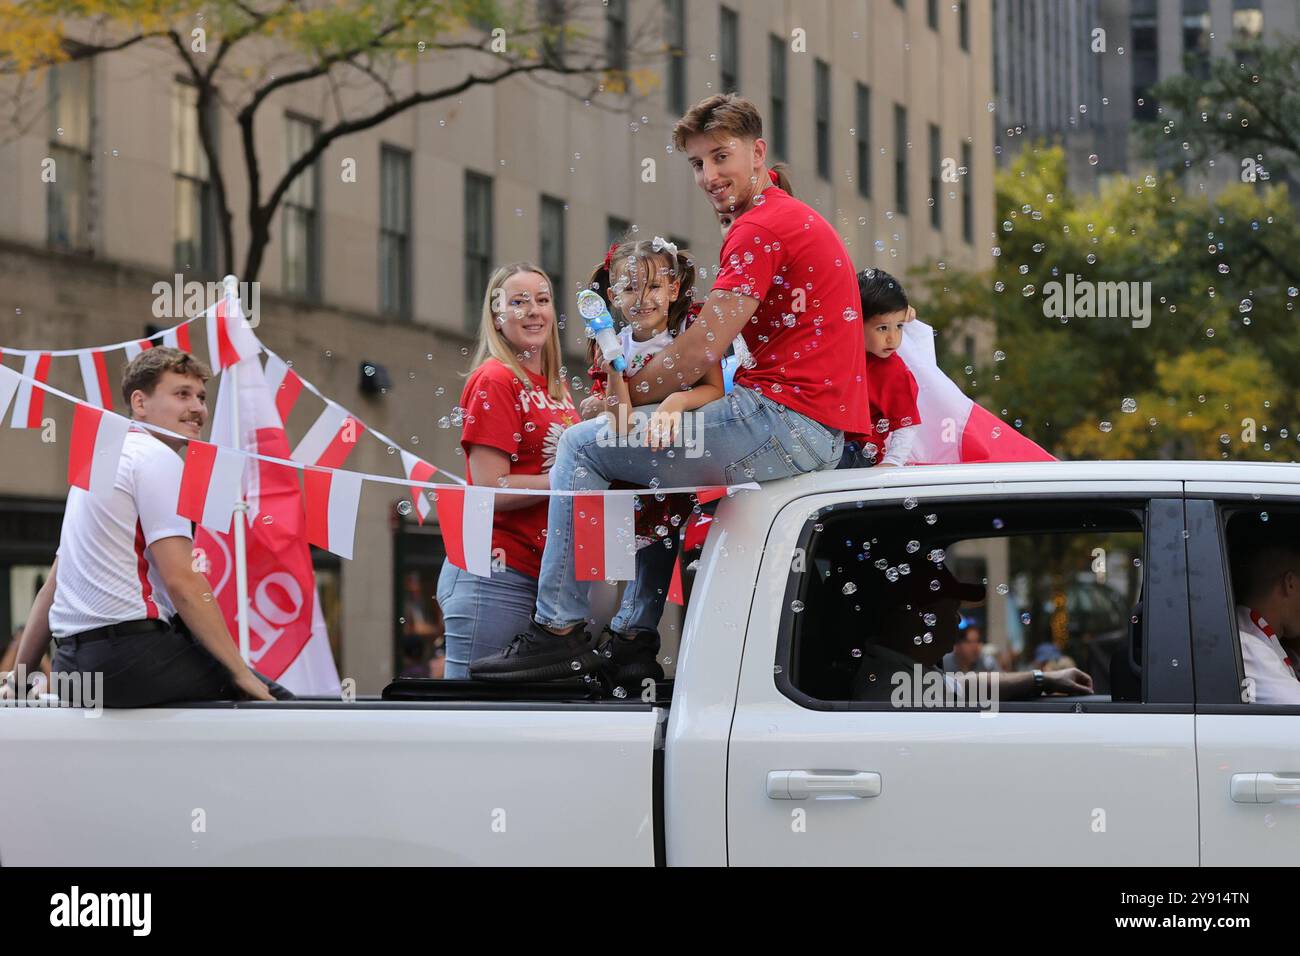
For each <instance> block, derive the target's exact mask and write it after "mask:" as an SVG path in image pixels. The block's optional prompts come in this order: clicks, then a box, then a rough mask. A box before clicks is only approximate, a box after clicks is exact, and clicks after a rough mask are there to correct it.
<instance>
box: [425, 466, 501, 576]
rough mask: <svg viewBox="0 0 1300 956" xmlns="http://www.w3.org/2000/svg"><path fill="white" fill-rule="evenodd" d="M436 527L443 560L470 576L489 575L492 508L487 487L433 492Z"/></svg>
mask: <svg viewBox="0 0 1300 956" xmlns="http://www.w3.org/2000/svg"><path fill="white" fill-rule="evenodd" d="M433 498H434V504H435V505H436V506H437V509H438V526H439V527H440V528H441V529H442V543H443V546H444V547H445V548H446V549H447V560H448V561H450V562H451V563H452V564H454V565H455V566H456V567H458V568H460V569H461V570H462V571H468V572H469V573H470V574H477V575H478V576H479V577H482V578H486V577H490V576H491V574H492V513H493V510H494V509H495V507H496V502H495V499H494V498H493V490H492V489H491V488H480V487H477V486H475V485H466V486H465V487H464V488H439V489H438V490H437V491H436V492H434V496H433Z"/></svg>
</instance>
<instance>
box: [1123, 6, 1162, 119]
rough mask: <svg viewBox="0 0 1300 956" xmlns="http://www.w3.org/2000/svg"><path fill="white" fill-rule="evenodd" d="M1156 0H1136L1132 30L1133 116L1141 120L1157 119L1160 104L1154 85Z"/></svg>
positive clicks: (1157, 65)
mask: <svg viewBox="0 0 1300 956" xmlns="http://www.w3.org/2000/svg"><path fill="white" fill-rule="evenodd" d="M1156 31H1157V24H1156V4H1155V0H1133V6H1132V8H1131V13H1130V18H1129V32H1130V34H1131V36H1132V41H1133V116H1134V118H1135V119H1139V120H1153V119H1155V118H1156V104H1155V101H1154V100H1153V99H1152V98H1151V87H1152V86H1154V85H1155V83H1156V80H1157V79H1158V77H1159V69H1160V68H1159V58H1158V54H1157V42H1158V38H1157V32H1156Z"/></svg>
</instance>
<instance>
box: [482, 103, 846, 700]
mask: <svg viewBox="0 0 1300 956" xmlns="http://www.w3.org/2000/svg"><path fill="white" fill-rule="evenodd" d="M673 140H674V144H675V146H676V148H677V150H678V151H679V152H684V153H685V154H686V156H687V158H688V159H689V161H690V164H691V169H692V170H693V171H694V174H695V183H696V185H697V186H698V187H699V188H700V189H701V190H702V191H703V192H704V194H705V196H706V197H707V198H708V200H709V203H710V204H711V205H712V207H713V211H714V212H715V214H717V215H719V216H723V215H727V216H731V217H732V224H731V227H730V229H729V230H728V231H727V235H726V238H725V240H724V241H723V245H722V252H721V255H720V262H719V268H718V273H717V278H716V280H715V281H714V283H713V290H712V291H711V292H710V293H709V296H708V298H707V299H706V300H705V302H704V307H703V309H702V311H701V313H700V317H699V319H698V320H697V321H696V322H694V323H693V324H692V325H691V327H690V328H688V329H687V330H686V331H684V332H683V333H682V334H681V335H679V336H677V337H676V338H675V339H674V340H673V343H672V344H671V345H669V346H668V347H667V348H665V349H664V350H663V351H661V352H659V353H658V354H656V355H655V357H654V358H653V359H651V360H650V361H649V362H648V363H647V364H646V366H645V367H644V368H643V369H642V370H641V371H640V372H639V373H637V374H636V375H635V376H634V377H633V378H631V379H630V380H629V382H628V384H629V386H630V390H631V394H633V395H638V396H641V398H640V399H639V401H643V402H646V403H657V402H660V401H662V400H663V399H665V398H667V397H668V396H669V395H670V394H672V393H673V392H675V391H677V390H679V389H684V388H690V387H691V386H692V385H694V384H695V383H696V382H697V381H699V380H700V379H701V378H702V377H703V376H704V373H705V371H706V370H707V369H709V368H710V367H711V366H713V365H716V364H718V363H720V362H721V361H722V357H723V354H724V353H725V352H726V350H727V348H728V346H730V344H731V342H732V340H733V339H734V338H735V337H736V336H737V335H743V336H744V338H745V343H746V345H747V346H748V349H749V352H750V354H751V356H752V360H751V361H750V362H749V363H747V364H746V366H745V367H743V368H741V369H739V370H738V371H737V373H736V378H735V383H736V384H735V388H734V390H733V391H732V392H731V394H729V395H727V396H726V397H724V398H721V399H718V400H717V401H714V402H710V403H709V404H708V405H705V406H703V407H702V408H701V409H699V410H698V411H697V412H696V413H695V414H696V416H697V419H696V421H697V424H698V427H697V429H696V431H695V434H696V435H697V441H698V442H699V444H700V445H701V446H702V447H701V448H696V449H692V453H690V454H681V453H678V454H675V455H672V456H671V457H670V456H669V455H668V454H667V453H665V452H664V451H656V450H654V449H652V448H650V447H648V444H647V443H624V442H614V441H610V440H609V436H608V434H607V433H604V429H606V427H607V425H606V422H605V420H604V418H603V417H601V418H595V419H591V420H589V421H586V422H583V423H581V424H578V425H574V426H573V427H571V428H569V429H568V430H567V431H565V433H564V435H563V436H562V437H561V439H560V443H559V449H558V453H557V455H556V461H555V466H554V468H553V469H552V470H551V487H552V488H553V489H556V490H566V491H589V490H603V489H605V488H608V487H609V485H610V482H611V481H613V480H615V479H618V480H622V481H629V482H634V483H635V484H637V485H640V486H642V487H647V486H650V484H651V482H653V481H656V479H657V482H656V483H657V485H658V486H659V487H674V486H682V485H714V484H719V485H720V484H733V483H740V482H747V481H758V482H762V481H771V480H774V479H777V478H786V477H790V476H793V475H798V474H803V473H806V472H811V471H820V470H823V469H827V468H834V467H835V466H836V465H837V464H838V463H839V460H840V455H841V451H842V449H843V444H844V432H845V431H850V432H866V431H868V430H869V428H870V421H869V416H868V412H867V372H866V362H865V358H864V356H865V347H864V340H863V333H862V322H861V319H860V317H859V314H858V313H859V308H860V306H859V301H858V287H857V280H856V276H855V272H854V269H853V263H852V262H851V261H850V260H849V255H848V252H847V251H846V250H845V248H844V244H843V242H841V240H840V238H839V236H838V235H837V234H836V232H835V229H834V227H832V226H831V225H830V223H828V222H827V221H826V220H825V219H823V218H822V217H821V216H820V215H818V214H817V212H815V211H814V210H813V209H812V208H811V207H810V206H808V205H807V204H805V203H802V202H800V201H799V200H797V199H795V198H794V197H792V196H791V195H790V194H789V193H787V192H786V191H784V190H782V189H780V188H779V187H778V186H777V185H776V182H775V178H774V177H773V175H772V173H771V170H770V169H769V168H768V165H767V158H768V157H767V143H766V141H765V140H764V139H763V121H762V117H761V116H760V115H759V113H758V110H757V109H756V108H755V106H754V104H753V103H751V102H749V101H748V100H746V99H744V98H743V97H740V96H738V95H736V94H726V95H717V96H711V97H708V98H707V99H705V100H703V101H701V102H700V103H698V104H696V105H695V106H694V107H693V108H692V109H691V110H690V111H689V112H688V113H687V114H686V115H685V116H684V117H682V119H681V120H680V121H679V122H678V123H677V125H676V127H675V128H674V129H673ZM629 444H630V445H631V447H629ZM704 452H707V454H705V453H704ZM572 509H573V501H572V499H571V498H568V497H561V496H553V497H552V498H551V503H550V512H549V515H548V527H549V531H548V535H547V541H546V550H545V553H544V555H543V557H542V570H541V576H540V578H539V580H538V594H537V607H536V610H535V614H534V617H533V623H532V625H531V626H530V628H529V629H528V631H527V632H525V633H522V634H519V635H518V636H516V638H515V639H514V641H513V642H512V643H511V645H510V647H508V648H506V650H505V651H504V652H503V653H502V654H500V655H495V656H490V657H484V658H480V659H478V660H475V661H472V662H471V663H470V676H471V677H474V678H478V679H483V680H498V681H529V680H549V679H553V678H559V677H571V676H574V675H576V674H581V673H589V672H592V671H594V670H595V669H596V668H597V662H598V661H599V660H600V659H601V658H602V657H604V658H606V659H607V660H610V661H612V664H613V668H614V674H615V679H616V680H617V674H618V673H620V672H628V673H631V672H635V671H637V670H638V669H639V667H640V665H643V664H645V663H646V659H647V658H648V659H649V661H653V659H654V656H655V654H656V652H657V649H658V641H657V637H656V635H654V634H653V633H650V634H645V633H639V634H636V635H632V636H630V637H625V636H621V635H614V636H613V638H612V640H611V641H610V642H609V643H608V644H607V645H606V646H604V647H603V648H601V649H600V653H598V652H597V649H596V648H594V647H593V645H592V640H591V638H590V636H589V635H588V634H587V632H586V627H585V623H586V617H587V613H588V610H589V606H588V599H587V584H586V583H585V582H579V581H577V580H576V578H575V574H574V546H573V510H572ZM575 665H576V666H575Z"/></svg>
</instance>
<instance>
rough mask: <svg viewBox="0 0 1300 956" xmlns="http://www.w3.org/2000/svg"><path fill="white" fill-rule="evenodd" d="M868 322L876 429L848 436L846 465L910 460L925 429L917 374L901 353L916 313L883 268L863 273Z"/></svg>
mask: <svg viewBox="0 0 1300 956" xmlns="http://www.w3.org/2000/svg"><path fill="white" fill-rule="evenodd" d="M858 294H859V296H860V298H861V300H862V326H863V329H862V331H863V333H864V337H865V338H866V343H867V400H868V402H869V403H870V406H871V421H872V422H873V423H874V424H875V429H874V431H873V432H872V433H871V434H869V435H856V434H847V435H845V436H844V457H843V459H842V460H841V461H840V467H841V468H866V467H870V466H871V465H877V464H879V465H906V464H908V463H910V462H911V461H912V444H913V442H914V440H915V438H916V436H917V435H918V434H919V426H920V424H921V413H920V411H919V410H918V409H917V405H916V397H917V394H918V389H917V385H916V378H915V376H913V375H912V373H911V371H910V370H909V369H908V367H907V365H906V363H904V362H903V358H902V356H900V355H899V354H898V347H899V346H900V345H901V344H902V342H903V323H905V322H907V321H908V320H909V319H910V318H912V317H913V315H914V313H913V312H912V307H911V305H909V304H908V301H907V293H906V292H904V291H903V286H902V283H900V282H899V281H898V280H897V279H895V278H894V277H893V276H891V275H890V274H889V273H888V272H885V271H884V270H883V269H867V270H865V271H864V272H860V273H858Z"/></svg>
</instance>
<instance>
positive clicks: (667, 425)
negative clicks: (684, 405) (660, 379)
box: [646, 397, 682, 451]
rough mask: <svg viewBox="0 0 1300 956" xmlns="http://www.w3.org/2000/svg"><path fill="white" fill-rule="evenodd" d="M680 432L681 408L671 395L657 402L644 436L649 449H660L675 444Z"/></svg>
mask: <svg viewBox="0 0 1300 956" xmlns="http://www.w3.org/2000/svg"><path fill="white" fill-rule="evenodd" d="M681 433H682V410H681V408H680V406H679V405H678V404H677V403H676V402H674V401H673V400H672V398H671V397H669V398H665V399H664V400H663V401H662V402H660V403H659V407H658V408H656V409H655V412H654V414H653V415H651V416H650V424H649V427H648V433H647V438H646V444H647V445H648V446H649V448H650V450H651V451H662V450H663V449H665V448H668V447H670V446H672V445H675V444H676V443H677V441H678V439H679V438H680V437H681Z"/></svg>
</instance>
